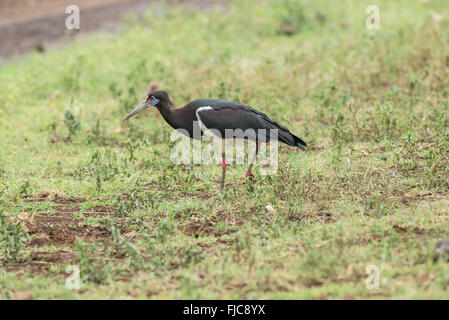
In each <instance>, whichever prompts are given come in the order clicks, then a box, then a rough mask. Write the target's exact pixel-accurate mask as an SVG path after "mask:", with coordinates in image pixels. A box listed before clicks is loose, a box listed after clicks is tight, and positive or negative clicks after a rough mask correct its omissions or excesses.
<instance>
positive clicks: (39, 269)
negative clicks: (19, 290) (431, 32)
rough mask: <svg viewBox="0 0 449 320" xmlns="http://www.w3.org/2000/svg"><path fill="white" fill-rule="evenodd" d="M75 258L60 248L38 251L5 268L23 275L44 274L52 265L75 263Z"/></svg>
mask: <svg viewBox="0 0 449 320" xmlns="http://www.w3.org/2000/svg"><path fill="white" fill-rule="evenodd" d="M76 261H77V258H76V256H75V254H73V253H72V252H69V251H65V250H60V251H56V252H48V251H40V252H35V253H33V255H32V257H31V260H30V261H27V262H25V263H16V264H8V265H7V267H6V270H7V271H8V272H11V273H15V274H16V275H18V276H23V275H24V274H25V272H27V273H28V274H30V275H33V276H35V275H45V274H46V273H47V271H49V270H50V267H51V266H52V265H56V264H67V263H69V264H75V263H76Z"/></svg>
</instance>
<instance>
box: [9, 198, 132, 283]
mask: <svg viewBox="0 0 449 320" xmlns="http://www.w3.org/2000/svg"><path fill="white" fill-rule="evenodd" d="M27 202H28V203H33V202H49V203H51V206H52V208H53V209H54V211H55V212H54V213H47V212H46V213H39V214H36V215H34V216H31V215H30V214H28V213H22V214H20V215H19V216H18V220H20V221H22V222H23V224H24V226H25V228H26V230H27V232H28V234H30V235H31V239H30V240H29V241H28V243H27V247H28V248H30V249H32V250H33V252H32V254H31V257H29V258H28V259H27V261H25V262H22V263H8V264H7V265H5V267H6V269H7V270H8V272H13V273H16V274H18V275H23V274H25V272H28V273H29V274H31V275H42V274H45V273H46V272H47V271H49V269H50V267H51V266H52V265H57V264H67V263H76V261H77V257H76V255H75V254H74V253H72V252H71V251H70V249H68V250H66V249H62V247H64V248H73V246H74V245H75V242H76V239H77V238H80V239H83V240H84V241H87V242H103V241H109V239H110V238H111V232H110V230H109V229H108V228H107V227H106V226H103V225H99V226H92V225H89V224H86V217H92V218H100V219H101V218H103V217H111V218H112V219H117V218H114V217H113V212H114V208H113V207H110V206H105V207H103V206H96V207H93V208H91V209H90V210H87V211H86V212H85V213H84V214H83V216H81V217H77V216H76V215H75V214H76V213H77V212H79V211H80V210H81V204H83V203H85V202H87V200H86V199H82V198H65V197H63V196H62V195H60V194H59V193H56V192H49V191H41V192H39V193H38V194H36V195H35V196H34V197H33V198H32V199H29V200H27ZM127 238H129V239H131V238H133V236H132V234H130V235H129V236H128V237H127ZM48 245H53V246H54V247H57V248H61V249H60V250H59V251H54V252H50V251H48V249H47V250H45V248H46V247H47V246H48ZM39 248H42V249H43V250H44V251H40V250H39ZM42 249H41V250H42Z"/></svg>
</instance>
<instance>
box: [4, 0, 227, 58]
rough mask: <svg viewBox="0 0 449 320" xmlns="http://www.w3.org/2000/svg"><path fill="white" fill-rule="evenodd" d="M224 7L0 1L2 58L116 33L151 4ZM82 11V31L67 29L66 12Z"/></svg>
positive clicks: (196, 0)
mask: <svg viewBox="0 0 449 320" xmlns="http://www.w3.org/2000/svg"><path fill="white" fill-rule="evenodd" d="M157 2H166V3H170V4H173V5H178V4H182V5H190V6H195V7H198V8H200V9H207V8H211V7H213V6H219V7H221V8H224V6H225V3H226V0H178V1H176V0H0V57H3V58H4V57H11V56H15V55H20V54H23V53H26V52H28V51H30V50H37V51H40V52H42V51H45V50H46V48H48V47H50V46H52V45H53V44H55V43H58V42H61V41H63V42H64V41H70V40H71V39H73V38H74V37H77V36H79V35H81V34H86V33H89V32H91V31H94V30H98V29H106V30H115V29H116V27H117V26H118V25H119V22H120V17H121V16H122V15H123V14H125V13H134V14H137V15H138V16H141V15H142V13H143V12H145V11H146V10H147V9H148V6H149V5H151V4H152V3H157ZM68 5H77V6H78V7H79V8H80V29H79V30H67V29H66V27H65V20H66V19H67V17H68V15H67V14H66V12H65V10H66V7H67V6H68Z"/></svg>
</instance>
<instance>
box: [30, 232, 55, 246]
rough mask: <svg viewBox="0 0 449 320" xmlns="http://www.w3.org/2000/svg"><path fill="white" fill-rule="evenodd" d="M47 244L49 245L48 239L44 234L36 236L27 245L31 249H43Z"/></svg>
mask: <svg viewBox="0 0 449 320" xmlns="http://www.w3.org/2000/svg"><path fill="white" fill-rule="evenodd" d="M47 244H50V238H49V237H48V236H47V235H46V234H39V235H36V236H34V237H33V238H31V240H30V241H29V242H28V245H29V246H33V247H43V246H46V245H47Z"/></svg>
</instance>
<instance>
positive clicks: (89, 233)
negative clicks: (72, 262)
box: [32, 212, 111, 247]
mask: <svg viewBox="0 0 449 320" xmlns="http://www.w3.org/2000/svg"><path fill="white" fill-rule="evenodd" d="M34 223H35V230H33V231H34V232H32V234H39V235H46V236H47V237H48V239H49V241H50V243H51V244H52V245H54V246H55V247H64V246H65V247H67V246H68V247H72V246H73V245H74V244H75V240H76V238H82V239H83V240H85V241H89V242H98V241H104V240H105V239H107V238H109V237H110V235H111V233H110V231H109V230H108V229H107V228H106V227H103V226H89V225H84V224H83V220H82V219H81V218H74V217H73V215H72V214H71V212H58V214H57V215H39V216H36V217H35V219H34Z"/></svg>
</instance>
